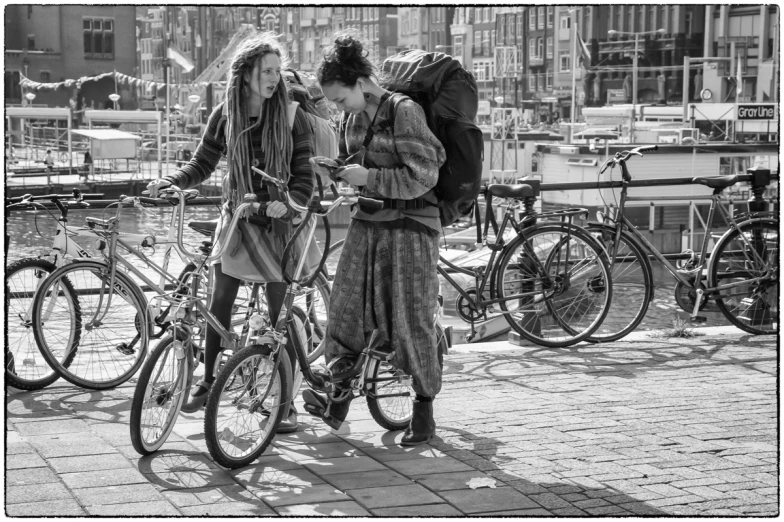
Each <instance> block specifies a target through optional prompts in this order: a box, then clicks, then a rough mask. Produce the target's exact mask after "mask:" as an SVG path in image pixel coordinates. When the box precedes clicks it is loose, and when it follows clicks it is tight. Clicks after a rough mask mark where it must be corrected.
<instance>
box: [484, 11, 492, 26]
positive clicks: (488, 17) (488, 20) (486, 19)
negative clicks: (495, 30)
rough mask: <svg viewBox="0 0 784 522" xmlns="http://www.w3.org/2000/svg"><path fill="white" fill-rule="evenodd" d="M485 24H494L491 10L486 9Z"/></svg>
mask: <svg viewBox="0 0 784 522" xmlns="http://www.w3.org/2000/svg"><path fill="white" fill-rule="evenodd" d="M485 22H492V20H491V18H490V8H489V7H485Z"/></svg>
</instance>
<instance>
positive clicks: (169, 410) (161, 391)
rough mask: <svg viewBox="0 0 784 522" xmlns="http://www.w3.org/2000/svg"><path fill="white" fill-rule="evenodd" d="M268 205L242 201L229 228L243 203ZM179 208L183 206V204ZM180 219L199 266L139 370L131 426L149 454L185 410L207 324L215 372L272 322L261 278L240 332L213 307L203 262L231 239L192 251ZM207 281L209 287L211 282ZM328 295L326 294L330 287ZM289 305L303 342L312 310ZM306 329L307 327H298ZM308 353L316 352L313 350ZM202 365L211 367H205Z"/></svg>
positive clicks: (133, 438)
mask: <svg viewBox="0 0 784 522" xmlns="http://www.w3.org/2000/svg"><path fill="white" fill-rule="evenodd" d="M161 192H162V193H164V194H166V193H170V194H178V193H180V194H181V193H183V192H184V191H181V190H180V189H178V188H176V187H173V186H170V187H168V188H166V189H164V190H162V191H161ZM141 200H142V201H143V202H149V201H153V200H152V199H151V198H142V199H141ZM183 205H184V200H181V201H180V206H181V208H182V206H183ZM264 205H265V204H261V203H255V202H247V203H243V204H242V205H240V206H239V207H238V208H237V209H236V211H235V214H234V217H233V219H232V221H231V223H230V224H229V227H228V228H227V230H226V232H225V233H226V234H229V233H230V232H231V231H232V230H234V228H235V227H236V226H237V223H238V222H239V219H240V216H241V215H242V214H243V212H244V211H245V209H250V208H253V209H254V210H256V211H258V210H262V209H263V207H264ZM181 212H182V210H180V213H181ZM181 223H182V221H181V220H180V225H179V233H178V234H179V235H178V236H177V244H178V250H180V251H181V252H182V253H183V254H184V255H185V256H186V257H188V258H190V259H192V260H193V262H194V263H195V265H196V267H197V269H195V270H193V271H192V276H191V280H190V281H189V282H188V284H189V285H190V288H191V290H190V291H189V292H181V293H179V294H177V295H176V296H175V301H174V302H173V305H174V306H175V312H174V315H175V317H176V320H175V321H174V322H173V323H172V324H171V325H170V326H169V332H170V334H169V335H167V336H166V337H165V338H164V339H162V340H161V342H160V343H159V344H158V345H157V346H156V348H155V349H154V350H153V351H152V353H151V354H150V356H149V358H148V359H147V362H146V363H145V365H144V367H143V368H142V371H141V373H140V374H139V380H138V382H137V385H136V390H135V392H134V397H133V402H132V405H131V422H130V429H131V441H132V444H133V447H134V449H135V450H136V451H137V452H138V453H140V454H141V455H149V454H150V453H153V452H155V451H157V450H158V449H159V448H160V447H161V446H162V445H163V443H164V442H165V441H166V439H167V438H168V435H169V434H170V433H171V430H172V429H173V428H174V425H175V423H176V420H177V417H178V415H179V413H180V411H184V405H185V403H186V402H187V399H188V396H189V394H190V387H191V383H192V382H193V379H194V375H195V370H196V368H197V367H198V365H199V362H200V361H201V360H203V357H202V354H203V343H202V342H201V341H202V338H201V333H202V332H204V331H206V327H207V325H209V326H212V327H213V328H214V329H215V331H216V332H217V333H218V335H219V336H220V337H221V346H222V347H223V348H222V352H221V356H220V358H219V360H218V361H217V363H216V368H214V369H213V371H215V372H216V373H217V372H218V371H219V370H220V368H222V366H223V365H224V364H225V363H226V361H227V360H228V359H229V358H230V356H231V354H232V353H234V352H236V351H238V350H239V349H240V348H242V347H243V346H245V345H246V344H247V343H248V342H249V341H250V340H253V339H255V338H256V337H257V336H258V333H259V331H261V330H263V329H265V328H268V327H269V316H268V314H267V312H266V307H264V306H263V305H262V302H263V300H262V299H261V297H260V292H259V290H260V288H261V286H262V285H261V284H260V283H253V284H252V285H251V286H250V295H249V299H248V303H247V305H246V306H245V312H244V317H243V318H242V319H241V320H240V321H239V323H240V324H241V325H242V329H241V332H240V333H237V332H235V331H234V330H235V329H234V327H235V326H236V325H237V322H236V321H233V322H232V325H231V326H230V328H229V329H226V328H224V327H223V326H222V325H221V324H220V323H219V322H218V320H217V319H216V318H215V317H214V316H213V315H212V313H210V312H209V300H210V294H206V295H205V294H204V292H201V291H200V290H199V288H200V287H201V286H202V283H201V281H200V280H201V279H203V278H204V277H205V274H204V271H203V270H202V269H201V267H203V266H205V265H206V264H207V263H210V262H212V261H214V260H216V259H219V258H220V256H221V255H222V253H223V251H225V249H226V247H227V246H228V242H226V241H222V242H221V244H222V248H221V249H220V251H218V252H210V251H209V250H205V249H202V250H201V251H200V252H188V251H186V250H185V248H184V247H183V245H182V230H181V229H182V225H181ZM194 228H201V229H202V231H203V233H214V231H215V223H214V222H213V223H211V224H209V225H208V226H206V227H205V224H204V223H200V224H198V225H196V226H195V227H194ZM314 228H315V227H314ZM227 237H228V236H227ZM315 275H316V277H314V280H318V279H319V277H321V278H323V275H322V274H318V273H317V274H315ZM207 286H208V287H209V288H211V286H212V285H211V284H210V285H207ZM315 291H316V290H315V289H314V287H313V286H312V285H311V286H308V287H307V288H303V290H302V292H301V295H303V296H308V295H311V294H313V293H314V292H315ZM320 291H324V290H320ZM324 295H326V297H327V299H328V295H329V294H328V289H327V290H326V294H324ZM291 306H292V317H291V320H292V322H293V325H292V326H291V331H292V332H297V335H302V336H304V339H302V342H303V343H304V342H305V340H306V339H307V337H308V335H309V334H308V332H307V330H308V327H307V326H306V325H308V324H309V321H308V314H307V313H306V312H304V311H303V310H302V309H300V308H298V307H297V306H296V305H291ZM302 330H305V332H304V333H300V332H301V331H302ZM309 356H310V357H313V355H312V354H309ZM204 371H207V369H206V368H205V369H204ZM190 413H193V412H192V411H191V412H190Z"/></svg>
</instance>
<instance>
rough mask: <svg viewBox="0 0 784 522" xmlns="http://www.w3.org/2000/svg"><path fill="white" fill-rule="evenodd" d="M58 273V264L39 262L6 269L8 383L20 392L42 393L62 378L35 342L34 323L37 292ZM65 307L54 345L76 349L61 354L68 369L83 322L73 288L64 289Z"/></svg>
mask: <svg viewBox="0 0 784 522" xmlns="http://www.w3.org/2000/svg"><path fill="white" fill-rule="evenodd" d="M56 269H57V267H56V266H55V264H54V263H52V262H50V261H46V260H44V259H39V258H27V259H20V260H19V261H16V262H14V263H11V265H9V266H8V268H7V269H6V273H5V303H6V316H5V324H6V329H5V335H6V338H5V379H6V381H5V382H6V384H8V385H11V386H13V387H14V388H18V389H20V390H28V391H30V390H40V389H42V388H45V387H46V386H49V385H50V384H52V383H53V382H55V381H56V380H57V379H59V378H60V375H59V374H58V373H57V372H56V371H55V370H54V369H52V367H51V366H49V364H48V363H47V362H46V359H45V358H44V356H43V354H42V353H41V350H40V349H39V348H38V344H37V343H36V342H35V336H34V333H33V321H32V310H33V297H34V296H35V292H36V291H37V290H38V288H39V287H40V286H41V285H42V284H43V281H44V280H45V279H46V278H47V277H48V276H49V274H51V273H52V272H54V271H55V270H56ZM62 305H63V307H64V308H68V311H69V313H68V314H67V315H66V316H65V318H64V319H65V320H64V322H63V323H62V324H60V325H59V328H58V331H57V332H56V335H57V337H56V338H53V339H52V342H53V343H56V344H57V345H58V346H68V347H71V348H72V349H69V350H63V351H61V352H60V353H61V355H62V357H63V359H62V360H61V361H60V364H61V365H62V366H64V367H66V368H67V367H68V366H69V365H70V364H71V361H72V360H73V357H74V355H75V352H74V350H75V349H76V347H77V346H78V344H79V333H80V322H81V312H80V310H79V300H78V299H77V298H76V295H75V293H74V291H73V288H72V287H71V286H70V284H64V286H63V301H62ZM54 335H55V332H53V336H54Z"/></svg>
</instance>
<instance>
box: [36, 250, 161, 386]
mask: <svg viewBox="0 0 784 522" xmlns="http://www.w3.org/2000/svg"><path fill="white" fill-rule="evenodd" d="M108 283H109V267H108V265H107V264H106V263H103V262H101V261H82V260H80V261H75V262H73V263H71V264H70V265H67V266H64V267H61V268H59V269H57V270H55V271H54V272H53V273H52V275H51V276H49V277H48V278H47V279H46V281H44V283H43V285H42V286H41V288H40V289H39V291H38V292H36V295H35V299H34V301H33V331H34V334H35V340H36V342H37V343H38V346H39V347H40V348H41V351H42V353H43V355H44V357H45V358H46V361H47V362H48V363H49V364H50V365H51V366H52V368H54V369H55V371H57V372H58V373H59V374H60V375H61V376H62V377H63V379H65V380H66V381H68V382H70V383H71V384H75V385H77V386H82V387H84V388H90V389H95V390H102V389H108V388H113V387H115V386H118V385H120V384H122V383H124V382H125V381H127V380H128V379H130V378H131V377H132V376H133V374H135V373H136V372H137V371H138V370H139V368H140V367H141V365H142V363H143V362H144V358H145V356H146V355H147V345H148V342H149V334H150V326H151V320H150V317H149V313H148V311H147V305H146V302H145V300H144V297H143V295H141V292H140V291H139V290H138V286H137V285H136V283H134V282H133V280H131V279H130V278H129V277H128V276H126V275H125V274H123V273H121V272H117V273H116V274H115V280H114V285H113V286H112V287H111V288H110V287H109V284H108ZM69 285H70V287H71V288H73V291H74V293H75V294H76V295H77V296H78V300H79V306H80V310H81V329H82V331H81V337H80V339H79V344H78V348H77V347H76V346H69V345H67V344H64V343H62V342H58V340H59V339H61V337H62V325H63V324H68V322H69V321H70V320H71V314H72V308H71V307H70V306H69V305H68V300H67V299H64V296H65V292H64V291H63V288H68V287H69ZM71 355H72V356H73V361H72V362H71V364H70V365H69V366H68V367H66V366H64V365H63V364H61V361H63V360H65V359H66V357H69V356H71Z"/></svg>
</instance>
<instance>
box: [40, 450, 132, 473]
mask: <svg viewBox="0 0 784 522" xmlns="http://www.w3.org/2000/svg"><path fill="white" fill-rule="evenodd" d="M48 462H49V465H50V466H51V467H52V469H54V470H55V471H56V472H58V473H76V472H80V471H99V470H115V469H124V468H132V466H131V463H130V462H128V460H127V459H126V458H124V457H123V456H122V455H118V454H115V455H111V454H108V455H85V456H81V457H58V458H53V459H49V461H48Z"/></svg>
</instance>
